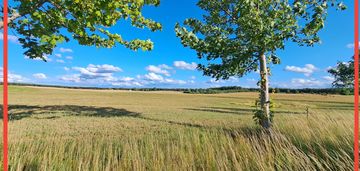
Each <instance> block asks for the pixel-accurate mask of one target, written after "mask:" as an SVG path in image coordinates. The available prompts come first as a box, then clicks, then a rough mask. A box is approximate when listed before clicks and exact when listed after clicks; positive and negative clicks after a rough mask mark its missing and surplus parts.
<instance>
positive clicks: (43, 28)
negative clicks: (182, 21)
mask: <svg viewBox="0 0 360 171" xmlns="http://www.w3.org/2000/svg"><path fill="white" fill-rule="evenodd" d="M159 4H160V0H121V1H117V0H81V1H80V0H32V1H29V0H14V2H13V3H12V4H11V5H10V7H9V28H11V29H13V30H15V32H16V36H17V37H18V38H19V39H18V40H19V43H20V44H21V45H22V47H23V48H24V49H26V51H25V52H24V54H25V55H26V56H28V57H29V58H42V59H43V60H45V58H44V57H43V55H44V54H52V52H53V49H54V48H55V47H56V46H57V44H59V43H61V42H64V41H66V42H67V41H69V40H70V38H72V39H74V40H77V41H78V43H79V44H81V45H87V46H96V47H107V48H110V47H113V46H115V45H116V43H119V44H121V45H124V46H125V47H127V48H130V49H132V50H137V49H139V48H141V49H143V50H151V49H153V43H152V42H151V40H140V39H134V40H126V39H124V38H123V37H122V36H121V35H120V34H118V33H112V32H111V31H109V28H110V27H111V26H114V25H115V24H116V23H117V22H118V21H119V20H128V21H129V23H130V24H131V25H132V26H134V27H137V28H148V29H150V30H151V31H157V30H161V29H162V26H161V24H160V23H158V22H156V21H153V20H151V19H147V18H145V17H144V16H143V15H142V12H141V11H142V8H143V7H144V6H145V5H152V6H158V5H159ZM2 9H3V8H2ZM2 28H3V22H2V21H1V22H0V29H2Z"/></svg>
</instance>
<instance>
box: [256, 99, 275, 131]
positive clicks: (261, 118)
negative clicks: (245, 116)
mask: <svg viewBox="0 0 360 171" xmlns="http://www.w3.org/2000/svg"><path fill="white" fill-rule="evenodd" d="M255 107H256V109H255V110H254V116H253V119H254V121H255V122H256V123H258V124H260V125H261V121H264V120H266V119H267V116H266V114H265V112H264V111H263V110H262V109H261V104H260V100H255ZM269 107H270V118H269V119H270V122H271V123H273V121H274V114H275V107H276V105H275V102H274V101H273V100H270V106H269Z"/></svg>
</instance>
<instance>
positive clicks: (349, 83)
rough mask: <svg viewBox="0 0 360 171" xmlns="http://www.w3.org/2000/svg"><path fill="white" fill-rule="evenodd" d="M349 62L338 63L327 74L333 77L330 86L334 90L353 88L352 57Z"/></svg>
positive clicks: (353, 70)
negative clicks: (334, 88)
mask: <svg viewBox="0 0 360 171" xmlns="http://www.w3.org/2000/svg"><path fill="white" fill-rule="evenodd" d="M352 58H353V59H352V60H350V61H349V62H338V63H337V65H336V67H334V68H331V69H329V70H328V72H329V73H330V74H331V75H332V76H334V78H335V80H334V82H333V83H332V85H333V86H334V87H336V88H354V72H355V69H354V57H352Z"/></svg>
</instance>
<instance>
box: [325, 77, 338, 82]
mask: <svg viewBox="0 0 360 171" xmlns="http://www.w3.org/2000/svg"><path fill="white" fill-rule="evenodd" d="M322 78H323V79H324V80H326V81H330V82H333V81H335V78H334V77H331V76H324V77H322Z"/></svg>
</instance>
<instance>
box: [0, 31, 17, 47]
mask: <svg viewBox="0 0 360 171" xmlns="http://www.w3.org/2000/svg"><path fill="white" fill-rule="evenodd" d="M0 40H4V34H3V33H2V32H0ZM8 41H9V42H11V43H17V44H18V43H19V41H18V37H16V36H14V35H10V34H9V35H8Z"/></svg>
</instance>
